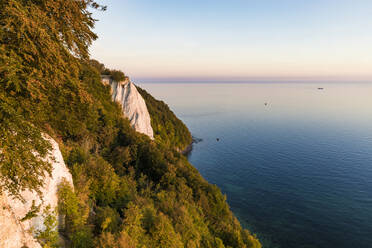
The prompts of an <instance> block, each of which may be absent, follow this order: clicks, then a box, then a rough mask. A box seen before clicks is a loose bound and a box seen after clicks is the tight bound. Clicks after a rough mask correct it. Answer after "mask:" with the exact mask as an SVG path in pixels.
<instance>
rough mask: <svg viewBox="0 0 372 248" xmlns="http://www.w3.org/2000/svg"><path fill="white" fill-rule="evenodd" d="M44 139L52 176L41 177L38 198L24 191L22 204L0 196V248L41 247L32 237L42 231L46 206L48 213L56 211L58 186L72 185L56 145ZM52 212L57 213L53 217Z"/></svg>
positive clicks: (4, 193) (11, 198)
mask: <svg viewBox="0 0 372 248" xmlns="http://www.w3.org/2000/svg"><path fill="white" fill-rule="evenodd" d="M48 140H49V141H50V143H51V145H52V149H51V152H50V154H49V156H48V158H47V160H48V162H50V163H51V165H52V174H51V176H49V175H46V176H45V180H44V186H43V187H42V188H41V189H40V191H41V197H40V196H39V195H38V194H37V193H36V192H30V191H27V190H26V191H23V192H21V196H22V197H23V199H24V201H21V200H19V199H15V198H13V197H12V196H10V195H9V194H8V193H6V192H3V194H2V195H1V196H0V206H1V207H0V247H7V248H20V247H24V246H26V247H29V248H33V247H41V246H40V244H39V243H38V242H37V239H36V238H35V235H36V234H37V232H39V231H44V229H45V225H44V221H45V217H46V215H45V213H46V210H47V207H48V206H49V207H50V213H52V212H53V211H54V210H57V209H56V208H57V205H58V195H57V191H58V185H59V184H60V183H61V182H62V181H63V180H66V181H67V182H68V183H69V184H71V185H73V183H72V176H71V174H70V172H69V170H68V168H67V167H66V165H65V162H64V161H63V157H62V154H61V151H60V150H59V146H58V144H57V142H55V141H54V140H52V139H50V138H49V139H48ZM35 209H38V211H37V210H36V211H35ZM32 212H33V214H32V215H30V213H32ZM56 213H57V211H56V212H55V216H56ZM52 214H53V213H52ZM26 216H29V218H27V217H26ZM25 217H26V218H25ZM31 217H32V218H31Z"/></svg>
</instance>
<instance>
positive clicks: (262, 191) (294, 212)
mask: <svg viewBox="0 0 372 248" xmlns="http://www.w3.org/2000/svg"><path fill="white" fill-rule="evenodd" d="M139 85H140V86H141V87H142V88H144V89H145V90H147V91H148V92H149V93H150V94H152V95H153V96H154V97H156V98H157V99H159V100H163V101H165V102H166V103H167V104H168V105H169V107H170V108H171V109H172V110H173V112H174V113H175V114H176V115H177V116H178V117H179V118H180V119H181V120H182V121H183V122H184V123H185V124H186V125H187V126H188V128H189V129H190V131H191V133H192V135H193V136H194V137H195V138H197V139H201V140H202V141H200V142H198V143H195V144H194V145H193V150H192V152H191V153H190V154H189V156H188V158H189V161H190V162H191V164H192V165H193V166H195V167H196V168H197V169H198V170H199V172H200V173H201V175H202V176H203V177H204V178H205V179H206V180H208V181H209V182H210V183H212V184H216V185H217V186H218V187H219V188H220V189H221V191H222V192H223V194H225V195H226V197H227V202H228V203H229V205H230V208H231V210H232V211H233V212H234V214H235V215H236V216H237V218H238V219H239V220H240V222H241V223H242V225H243V226H244V227H245V228H247V229H249V230H250V231H251V232H252V233H255V234H256V235H257V237H258V238H259V239H260V241H261V242H262V244H263V247H265V248H350V247H356V248H371V247H372V84H369V83H358V82H355V83H352V82H348V83H337V82H328V83H327V82H322V83H319V82H317V83H308V82H306V83H296V82H290V83H283V82H279V83H273V82H270V83H268V82H260V83H243V82H239V83H234V82H231V83H229V82H224V83H212V82H208V83H203V82H200V83H199V82H190V83H188V82H182V83H181V82H175V83H171V82H167V83H159V82H157V83H142V84H139Z"/></svg>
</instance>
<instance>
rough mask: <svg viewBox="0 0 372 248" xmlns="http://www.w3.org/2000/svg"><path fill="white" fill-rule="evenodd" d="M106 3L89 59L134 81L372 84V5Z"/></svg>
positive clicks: (364, 0)
mask: <svg viewBox="0 0 372 248" xmlns="http://www.w3.org/2000/svg"><path fill="white" fill-rule="evenodd" d="M101 2H105V3H106V4H107V5H108V8H107V11H105V12H101V13H96V14H95V18H97V19H99V21H98V23H97V24H96V29H95V32H96V33H97V34H98V35H99V39H98V40H97V41H95V42H94V44H93V46H92V48H91V54H92V56H93V57H94V58H96V59H98V60H100V61H101V62H103V63H104V64H106V65H107V66H109V67H112V68H117V69H121V70H123V71H124V72H126V73H127V74H128V75H129V76H131V77H133V78H135V79H142V80H144V79H155V80H156V79H163V78H164V79H169V80H173V79H179V80H182V79H185V80H190V79H193V80H199V79H200V80H208V79H209V80H229V79H234V80H238V79H241V80H244V79H247V80H255V79H267V80H279V79H282V80H283V79H284V80H285V79H292V80H297V79H309V80H319V79H320V80H371V81H372V0H224V1H222V0H213V1H212V0H173V1H170V0H156V1H155V0H112V1H101Z"/></svg>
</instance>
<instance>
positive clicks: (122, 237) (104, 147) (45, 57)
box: [0, 0, 261, 248]
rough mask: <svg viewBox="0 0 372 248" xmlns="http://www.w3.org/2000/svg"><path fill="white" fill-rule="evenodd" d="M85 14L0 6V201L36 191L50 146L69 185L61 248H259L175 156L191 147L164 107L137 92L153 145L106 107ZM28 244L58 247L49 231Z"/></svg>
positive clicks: (38, 5) (58, 4)
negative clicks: (4, 195) (3, 194)
mask: <svg viewBox="0 0 372 248" xmlns="http://www.w3.org/2000/svg"><path fill="white" fill-rule="evenodd" d="M91 7H93V8H104V7H102V6H100V5H98V4H97V3H95V2H93V1H83V0H81V1H76V0H54V1H47V0H40V1H22V0H9V1H1V2H0V8H1V9H2V11H1V12H0V23H1V29H0V120H1V122H0V132H1V134H2V135H1V137H0V147H1V150H0V170H1V171H0V172H1V174H0V182H1V190H7V191H8V192H10V193H12V194H13V195H15V196H17V195H18V194H19V192H20V190H23V189H30V190H36V191H37V190H38V189H39V188H40V187H41V186H42V184H43V179H42V177H41V176H42V175H44V172H46V173H48V172H50V169H51V168H50V164H48V163H46V162H44V161H43V160H42V159H40V158H41V157H43V156H45V155H46V154H47V153H48V150H49V149H50V145H49V144H48V142H47V141H46V140H45V139H44V137H43V136H44V134H46V135H48V136H51V137H53V138H54V139H55V140H57V142H58V143H59V145H60V149H61V151H62V154H63V157H64V160H65V162H66V164H67V166H68V168H69V170H70V172H71V173H72V176H73V181H74V188H72V187H71V186H69V185H68V184H67V183H62V184H61V185H60V188H59V193H58V197H59V207H58V209H57V211H59V213H60V214H61V215H60V216H64V225H61V226H60V228H59V229H58V234H59V235H60V237H62V239H63V240H64V241H65V242H64V244H65V245H67V246H69V247H115V248H129V247H159V248H160V247H161V248H166V247H169V248H174V247H188V248H191V247H211V248H212V247H213V248H214V247H219V248H222V247H261V245H260V243H259V241H258V240H257V239H256V238H255V236H253V235H252V234H251V233H249V231H247V230H245V229H243V228H242V227H241V225H240V223H239V222H238V220H237V219H236V218H235V216H234V215H233V214H232V212H231V211H230V209H229V206H228V205H227V203H226V197H225V196H224V195H223V194H222V193H221V192H220V190H219V189H218V188H217V187H216V186H214V185H211V184H209V183H208V182H206V181H205V180H204V179H203V178H202V177H201V176H200V174H199V172H198V171H197V170H196V169H195V168H194V167H193V166H192V165H190V164H189V162H188V161H187V159H186V158H185V157H184V156H183V155H181V154H180V153H179V152H178V151H176V149H175V146H178V147H180V146H184V145H185V144H187V142H189V139H190V136H189V132H188V130H187V128H186V127H185V126H182V125H181V124H179V123H181V122H177V121H176V120H178V119H177V118H176V117H175V115H174V114H173V113H172V112H171V111H170V110H169V108H168V107H165V106H166V105H164V104H163V103H161V104H160V103H159V102H156V100H155V99H153V98H152V97H150V95H148V94H147V93H145V91H141V93H142V94H144V98H145V99H147V101H146V103H147V104H149V105H150V107H149V110H150V113H151V115H152V120H153V123H156V124H157V125H158V126H157V127H156V129H155V130H158V132H159V137H160V138H159V139H160V142H154V141H152V140H150V139H149V138H148V137H147V136H145V135H142V134H139V133H137V132H135V131H134V129H133V128H132V127H131V126H130V124H129V121H128V119H126V118H124V117H123V116H122V113H121V110H120V107H119V106H118V105H117V104H116V103H114V102H112V101H111V96H110V90H109V87H108V86H105V85H104V84H102V82H101V77H100V74H101V73H102V71H101V69H104V67H103V68H101V69H100V67H99V64H100V63H99V62H98V64H96V65H93V64H92V63H91V61H90V58H89V53H88V48H89V45H90V44H91V43H92V41H93V40H94V39H96V37H97V36H96V35H95V34H94V33H93V32H92V28H93V27H94V23H95V20H94V19H93V17H92V13H91V12H89V8H91ZM151 104H154V105H151ZM149 105H148V106H149ZM151 106H152V107H153V108H152V107H151ZM165 118H169V120H167V119H165ZM178 121H179V120H178ZM167 122H171V123H173V124H167ZM174 123H176V124H174ZM177 123H178V124H177ZM169 125H173V127H171V129H169V127H168V126H169ZM162 130H171V131H172V134H171V136H169V137H167V136H166V132H163V133H162ZM47 220H49V222H50V226H55V223H54V222H55V219H54V218H52V217H51V218H47ZM47 230H49V231H50V230H52V229H47ZM39 241H40V242H41V244H42V245H43V246H44V247H59V246H61V244H60V243H59V242H58V239H57V238H56V235H55V233H53V232H52V231H50V232H48V231H46V232H43V233H41V234H40V240H39Z"/></svg>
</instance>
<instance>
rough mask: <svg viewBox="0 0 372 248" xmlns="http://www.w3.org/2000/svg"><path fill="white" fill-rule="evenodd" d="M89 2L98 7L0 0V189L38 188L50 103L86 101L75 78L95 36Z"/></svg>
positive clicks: (45, 168)
mask: <svg viewBox="0 0 372 248" xmlns="http://www.w3.org/2000/svg"><path fill="white" fill-rule="evenodd" d="M88 6H90V7H93V8H101V6H99V5H98V4H97V3H95V2H94V1H92V0H87V1H75V0H56V1H48V0H40V1H23V0H8V1H0V9H1V12H0V23H1V28H0V120H1V122H0V132H1V137H0V147H1V152H0V172H1V175H0V179H1V180H0V182H1V183H0V190H2V188H3V189H6V190H8V191H9V192H10V193H11V194H13V195H16V196H18V197H19V194H18V192H19V191H20V190H24V189H30V190H34V191H38V189H39V188H40V186H41V185H42V182H43V177H44V172H50V165H49V164H48V163H46V162H44V161H42V159H41V157H44V156H45V155H46V154H47V151H48V149H49V148H50V147H49V146H48V144H47V142H46V141H45V140H44V138H43V137H42V135H41V134H40V131H42V130H43V131H44V129H45V128H46V126H45V125H47V124H49V119H50V116H48V115H50V113H51V110H52V109H53V106H54V104H55V103H58V102H59V101H58V100H60V99H63V100H64V102H66V101H69V100H70V99H65V98H63V97H66V96H70V97H72V96H73V97H75V98H76V96H79V99H80V100H88V99H87V98H86V96H87V95H86V94H85V91H84V89H82V87H81V85H80V81H79V80H78V76H79V70H80V69H79V67H80V63H81V59H87V58H88V47H89V45H90V44H91V42H92V41H93V40H94V39H96V35H95V34H94V33H93V32H92V31H91V29H92V28H93V26H94V22H95V20H94V19H93V18H92V16H91V13H90V12H89V11H88V10H87V8H88ZM61 91H62V92H63V94H60V93H61ZM59 106H60V105H59ZM70 106H72V105H70ZM57 107H58V106H57ZM67 110H68V109H67ZM70 110H71V109H70ZM53 114H64V113H58V112H53ZM66 116H68V115H66ZM72 121H74V120H72ZM66 123H69V122H68V121H66V122H65V124H66ZM67 128H69V127H68V126H67ZM74 131H75V130H74ZM77 131H78V130H76V131H75V132H77Z"/></svg>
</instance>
